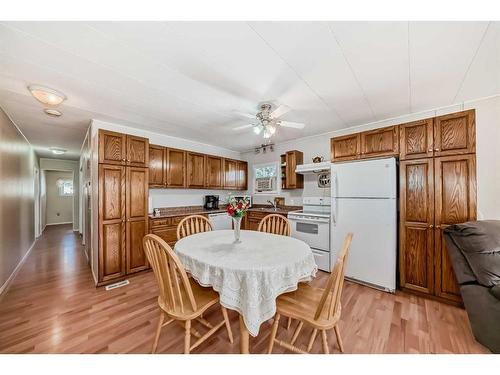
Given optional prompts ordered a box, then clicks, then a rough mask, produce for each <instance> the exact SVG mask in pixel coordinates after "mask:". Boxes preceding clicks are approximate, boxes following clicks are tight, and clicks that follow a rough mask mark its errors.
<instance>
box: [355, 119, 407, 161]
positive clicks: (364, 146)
mask: <svg viewBox="0 0 500 375" xmlns="http://www.w3.org/2000/svg"><path fill="white" fill-rule="evenodd" d="M360 137H361V157H362V158H373V157H379V156H389V155H397V154H398V153H399V131H398V127H397V126H389V127H387V128H382V129H375V130H370V131H366V132H362V133H361V136H360Z"/></svg>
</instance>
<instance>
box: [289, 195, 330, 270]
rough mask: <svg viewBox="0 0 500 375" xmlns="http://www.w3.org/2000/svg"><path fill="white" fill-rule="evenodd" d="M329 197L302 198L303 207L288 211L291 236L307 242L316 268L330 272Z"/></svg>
mask: <svg viewBox="0 0 500 375" xmlns="http://www.w3.org/2000/svg"><path fill="white" fill-rule="evenodd" d="M330 201H331V200H330V197H326V198H322V197H308V198H303V209H302V210H299V211H292V212H289V213H288V220H289V221H290V224H291V226H292V237H294V238H297V239H299V240H302V241H304V242H305V243H307V244H308V245H309V246H310V247H311V249H312V251H313V254H314V259H315V260H316V264H317V265H318V268H319V269H320V270H323V271H327V272H330V271H331V265H330V215H331V210H330Z"/></svg>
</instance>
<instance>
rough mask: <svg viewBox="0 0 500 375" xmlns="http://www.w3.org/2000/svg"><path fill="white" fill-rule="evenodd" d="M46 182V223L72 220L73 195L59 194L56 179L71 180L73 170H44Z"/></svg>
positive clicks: (60, 222) (69, 221)
mask: <svg viewBox="0 0 500 375" xmlns="http://www.w3.org/2000/svg"><path fill="white" fill-rule="evenodd" d="M45 172H46V184H47V210H46V212H45V215H46V217H47V225H50V224H62V223H72V222H73V197H72V196H60V195H59V188H58V186H57V181H58V180H59V179H63V180H73V172H62V171H45Z"/></svg>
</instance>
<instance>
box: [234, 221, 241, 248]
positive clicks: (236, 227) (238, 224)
mask: <svg viewBox="0 0 500 375" xmlns="http://www.w3.org/2000/svg"><path fill="white" fill-rule="evenodd" d="M240 227H241V217H233V229H234V242H233V243H241V241H240Z"/></svg>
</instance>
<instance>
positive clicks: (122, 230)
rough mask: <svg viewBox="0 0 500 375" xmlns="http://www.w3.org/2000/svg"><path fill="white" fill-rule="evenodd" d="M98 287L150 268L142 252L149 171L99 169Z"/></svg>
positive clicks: (109, 165) (111, 167)
mask: <svg viewBox="0 0 500 375" xmlns="http://www.w3.org/2000/svg"><path fill="white" fill-rule="evenodd" d="M98 179H99V219H98V221H99V257H98V284H100V285H102V284H106V283H109V282H111V281H113V280H118V279H120V278H123V277H125V276H126V275H127V274H131V273H134V272H138V271H142V270H145V269H147V268H149V264H148V262H147V259H146V257H145V255H144V251H143V249H142V238H143V237H144V235H145V234H146V233H147V231H148V230H147V228H148V216H147V215H148V212H147V211H148V209H147V207H148V206H147V199H148V169H147V168H142V167H125V166H120V165H111V164H100V165H99V176H98Z"/></svg>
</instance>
